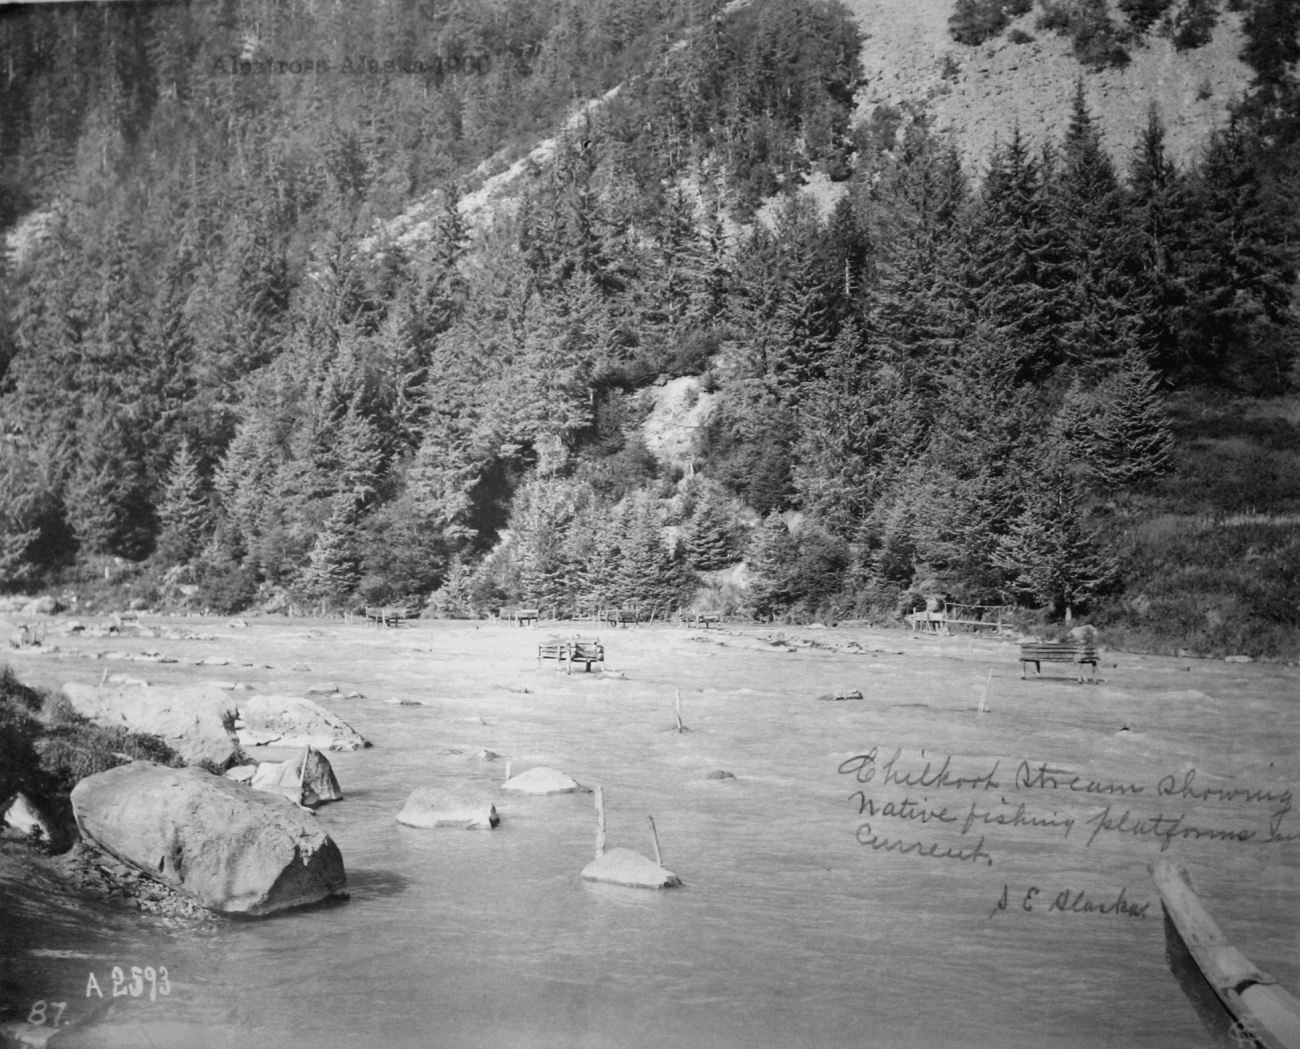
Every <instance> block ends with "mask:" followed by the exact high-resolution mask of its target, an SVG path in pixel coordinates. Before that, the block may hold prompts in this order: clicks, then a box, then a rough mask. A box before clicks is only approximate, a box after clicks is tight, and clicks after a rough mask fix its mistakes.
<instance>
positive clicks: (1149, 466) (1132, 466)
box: [1093, 351, 1174, 488]
mask: <svg viewBox="0 0 1300 1049" xmlns="http://www.w3.org/2000/svg"><path fill="white" fill-rule="evenodd" d="M1101 405H1102V413H1101V418H1100V420H1099V425H1098V427H1097V433H1096V440H1095V444H1094V449H1095V456H1096V458H1095V463H1094V468H1093V469H1094V473H1095V476H1096V478H1097V480H1098V482H1099V483H1100V484H1101V485H1103V486H1104V487H1106V488H1112V487H1114V488H1127V487H1132V486H1133V485H1137V484H1141V483H1143V482H1145V481H1149V480H1151V479H1152V478H1155V477H1159V476H1160V475H1161V474H1164V473H1168V472H1169V471H1170V470H1171V469H1173V450H1174V437H1173V431H1172V429H1171V428H1170V424H1169V415H1168V412H1167V410H1166V408H1165V401H1164V396H1163V394H1162V393H1161V391H1160V385H1159V379H1158V377H1157V376H1156V374H1155V372H1154V371H1153V370H1152V368H1151V367H1150V366H1149V365H1148V364H1147V363H1146V360H1145V359H1144V357H1143V356H1142V355H1141V354H1140V353H1139V352H1137V351H1131V352H1130V353H1129V354H1128V355H1127V356H1126V357H1125V359H1124V361H1123V362H1122V364H1121V367H1120V368H1119V369H1118V371H1117V372H1116V373H1115V375H1114V376H1113V377H1112V378H1111V379H1110V380H1108V381H1107V382H1106V383H1105V384H1104V385H1103V388H1102V391H1101Z"/></svg>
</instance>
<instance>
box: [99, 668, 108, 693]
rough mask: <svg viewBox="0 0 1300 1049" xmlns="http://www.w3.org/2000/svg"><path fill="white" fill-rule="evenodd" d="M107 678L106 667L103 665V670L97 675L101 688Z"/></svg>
mask: <svg viewBox="0 0 1300 1049" xmlns="http://www.w3.org/2000/svg"><path fill="white" fill-rule="evenodd" d="M107 680H108V667H105V668H104V672H103V673H102V674H100V675H99V687H100V688H103V687H104V682H105V681H107Z"/></svg>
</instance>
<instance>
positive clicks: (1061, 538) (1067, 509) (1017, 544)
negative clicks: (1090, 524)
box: [992, 472, 1118, 622]
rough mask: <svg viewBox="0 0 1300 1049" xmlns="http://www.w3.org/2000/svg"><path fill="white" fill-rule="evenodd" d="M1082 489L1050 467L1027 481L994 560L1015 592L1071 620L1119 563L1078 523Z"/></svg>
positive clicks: (1110, 580) (1105, 583) (1109, 581)
mask: <svg viewBox="0 0 1300 1049" xmlns="http://www.w3.org/2000/svg"><path fill="white" fill-rule="evenodd" d="M1078 505H1079V492H1078V490H1077V489H1076V488H1075V486H1074V484H1073V483H1072V482H1071V479H1070V477H1069V476H1068V475H1067V474H1065V473H1061V472H1056V473H1048V474H1046V475H1045V476H1041V477H1039V478H1036V479H1035V483H1033V484H1032V485H1028V486H1027V490H1026V493H1025V505H1024V509H1023V510H1022V511H1021V513H1020V515H1019V516H1018V517H1016V519H1015V520H1014V521H1013V522H1012V523H1011V527H1010V529H1009V530H1008V531H1007V533H1006V534H1005V535H1003V536H1001V537H1000V538H999V540H998V544H997V548H996V550H995V551H994V552H993V555H992V562H993V564H994V565H996V566H997V567H998V568H1000V569H1002V570H1003V571H1005V572H1006V573H1007V574H1008V576H1009V578H1010V585H1011V587H1012V589H1014V590H1015V591H1016V592H1017V593H1019V594H1021V595H1022V596H1024V597H1026V598H1028V599H1030V600H1032V601H1034V602H1036V603H1037V605H1038V606H1039V607H1045V608H1049V609H1051V610H1052V611H1053V612H1055V613H1058V614H1064V616H1065V619H1066V621H1067V622H1069V621H1070V619H1071V618H1072V616H1073V613H1074V610H1075V609H1076V608H1078V607H1079V606H1080V605H1082V604H1083V603H1084V602H1085V601H1087V599H1088V598H1089V597H1091V596H1092V595H1094V594H1096V593H1097V592H1098V591H1100V590H1102V589H1104V588H1105V587H1107V586H1109V585H1111V584H1112V583H1113V582H1114V581H1115V579H1116V578H1117V574H1118V565H1117V563H1116V561H1115V560H1114V559H1113V558H1110V557H1106V556H1105V555H1103V554H1102V553H1100V551H1099V550H1098V549H1097V545H1096V541H1095V538H1094V537H1093V536H1091V535H1089V534H1088V533H1087V532H1085V531H1084V530H1083V528H1082V527H1081V526H1080V525H1079V523H1078V517H1077V514H1078Z"/></svg>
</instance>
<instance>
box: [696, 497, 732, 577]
mask: <svg viewBox="0 0 1300 1049" xmlns="http://www.w3.org/2000/svg"><path fill="white" fill-rule="evenodd" d="M739 553H740V551H739V548H738V544H737V538H736V525H735V521H734V519H733V516H732V514H731V512H730V510H729V508H728V506H727V503H726V501H725V499H724V498H723V492H722V491H721V490H720V488H719V487H718V486H716V485H712V484H710V485H707V486H706V487H705V488H704V491H703V493H702V494H701V497H700V498H699V499H698V500H697V502H696V505H695V510H694V512H693V513H692V514H691V516H690V519H689V521H688V522H687V525H686V530H685V554H686V562H687V564H688V565H689V566H690V567H691V568H693V569H695V571H697V572H712V571H715V570H717V569H719V568H727V567H729V566H730V565H732V564H734V563H735V562H736V561H737V560H738V559H739Z"/></svg>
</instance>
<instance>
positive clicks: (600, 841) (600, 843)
mask: <svg viewBox="0 0 1300 1049" xmlns="http://www.w3.org/2000/svg"><path fill="white" fill-rule="evenodd" d="M604 855H605V792H604V791H603V790H602V789H601V788H600V787H597V788H596V859H600V858H601V857H602V856H604Z"/></svg>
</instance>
